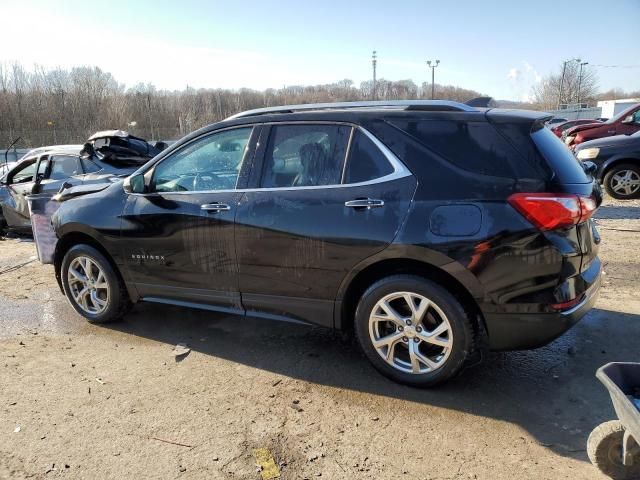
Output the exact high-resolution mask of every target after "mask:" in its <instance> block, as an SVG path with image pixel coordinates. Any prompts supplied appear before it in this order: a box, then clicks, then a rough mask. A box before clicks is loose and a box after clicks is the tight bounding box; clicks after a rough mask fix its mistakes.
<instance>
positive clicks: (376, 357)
mask: <svg viewBox="0 0 640 480" xmlns="http://www.w3.org/2000/svg"><path fill="white" fill-rule="evenodd" d="M395 292H411V293H415V294H417V295H421V296H423V297H425V298H427V299H429V300H430V301H431V302H433V303H435V304H436V305H437V307H439V309H440V311H441V312H442V313H444V315H446V318H447V320H448V323H449V325H450V331H451V334H452V335H453V340H452V347H451V348H450V352H449V356H448V358H446V360H444V362H443V363H442V365H441V366H439V367H438V368H436V369H434V370H432V371H425V372H423V373H411V372H405V371H402V370H401V369H398V368H397V367H395V366H392V365H390V364H389V363H387V361H385V360H384V359H383V358H382V357H381V354H380V353H379V352H378V350H376V348H375V347H374V346H373V340H372V338H371V335H370V329H369V317H370V315H371V314H372V313H373V312H372V311H373V309H374V307H375V306H376V304H377V302H378V301H380V300H381V299H383V298H385V297H386V296H387V295H391V294H393V293H395ZM354 327H355V332H356V337H357V339H358V343H359V344H360V347H361V348H362V350H363V352H364V354H365V355H366V357H367V358H368V359H369V361H370V362H371V363H372V364H373V366H374V367H375V368H376V369H377V370H378V371H379V372H380V373H382V374H383V375H385V376H386V377H388V378H390V379H392V380H394V381H396V382H398V383H403V384H405V385H410V386H415V387H433V386H436V385H438V384H442V383H444V382H446V381H447V380H449V379H450V378H452V377H453V376H455V375H456V374H457V373H459V372H460V371H461V369H462V368H463V366H464V365H465V362H466V360H467V358H468V357H469V355H470V354H471V353H472V352H473V349H474V341H475V338H474V337H475V335H474V330H473V327H472V324H471V320H470V315H469V313H468V312H466V311H465V309H464V307H463V306H462V305H461V303H460V302H459V301H458V300H457V299H456V298H455V297H454V296H453V295H452V294H451V293H450V292H448V291H447V290H446V289H444V288H442V287H441V286H439V285H437V284H436V283H434V282H432V281H430V280H428V279H425V278H422V277H418V276H414V275H393V276H390V277H386V278H383V279H381V280H379V281H378V282H376V283H374V284H373V285H371V286H370V287H369V288H368V289H367V290H366V291H365V292H364V294H363V295H362V297H361V298H360V301H359V302H358V307H357V309H356V314H355V322H354ZM392 328H393V327H392ZM414 328H417V326H414ZM392 333H394V332H393V331H392ZM412 334H414V333H413V332H412ZM447 335H449V334H447ZM411 340H412V338H409V339H408V342H407V341H406V337H403V339H402V342H403V343H404V344H405V345H404V347H405V350H408V348H409V347H408V343H410V342H411ZM417 341H418V340H416V342H417ZM397 345H400V342H398V343H397V344H396V348H397ZM426 346H427V348H431V345H426ZM400 348H402V347H400ZM399 353H401V354H402V353H403V352H399ZM393 355H394V356H395V352H394V354H393ZM423 356H424V355H423Z"/></svg>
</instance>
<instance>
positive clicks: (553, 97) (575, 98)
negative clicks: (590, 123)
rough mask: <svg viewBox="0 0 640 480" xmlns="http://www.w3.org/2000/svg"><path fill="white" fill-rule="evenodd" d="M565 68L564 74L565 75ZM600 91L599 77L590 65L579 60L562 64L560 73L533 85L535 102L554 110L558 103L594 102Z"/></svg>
mask: <svg viewBox="0 0 640 480" xmlns="http://www.w3.org/2000/svg"><path fill="white" fill-rule="evenodd" d="M563 70H564V76H563ZM597 93H598V77H597V74H596V72H595V70H594V69H593V68H591V67H589V65H584V66H582V72H581V68H580V64H579V62H577V61H570V62H567V63H566V68H565V67H564V66H563V65H560V69H559V72H558V73H553V74H551V75H549V76H548V77H546V78H544V79H543V80H542V81H541V82H539V83H538V84H537V85H535V86H534V87H533V98H534V101H535V103H536V104H537V105H538V106H539V107H540V108H542V109H545V110H554V109H556V108H557V107H558V105H566V104H576V103H593V102H594V101H595V96H596V94H597Z"/></svg>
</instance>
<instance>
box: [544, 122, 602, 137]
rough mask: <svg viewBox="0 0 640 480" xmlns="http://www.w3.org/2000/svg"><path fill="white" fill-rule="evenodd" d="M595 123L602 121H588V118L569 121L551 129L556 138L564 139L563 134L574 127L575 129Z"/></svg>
mask: <svg viewBox="0 0 640 480" xmlns="http://www.w3.org/2000/svg"><path fill="white" fill-rule="evenodd" d="M593 123H600V120H594V119H586V118H583V119H580V120H569V121H567V122H563V123H558V124H557V125H555V126H554V127H551V131H552V132H553V133H555V135H556V137H558V138H562V134H563V133H564V132H565V131H566V130H568V129H570V128H572V127H575V126H577V125H586V124H593Z"/></svg>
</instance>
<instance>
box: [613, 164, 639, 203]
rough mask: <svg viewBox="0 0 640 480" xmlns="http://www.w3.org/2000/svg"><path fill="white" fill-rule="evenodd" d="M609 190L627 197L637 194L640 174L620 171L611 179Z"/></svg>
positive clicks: (631, 171)
mask: <svg viewBox="0 0 640 480" xmlns="http://www.w3.org/2000/svg"><path fill="white" fill-rule="evenodd" d="M611 189H612V190H613V191H614V192H616V193H617V194H618V195H624V196H627V197H628V196H630V195H633V194H635V193H637V192H638V190H640V174H638V172H636V171H634V170H620V171H619V172H617V173H616V174H615V175H614V176H613V177H611Z"/></svg>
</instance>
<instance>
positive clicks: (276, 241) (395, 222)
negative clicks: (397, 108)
mask: <svg viewBox="0 0 640 480" xmlns="http://www.w3.org/2000/svg"><path fill="white" fill-rule="evenodd" d="M266 129H267V127H266V126H265V130H266ZM263 138H265V139H267V138H268V141H264V142H263V141H262V140H261V143H262V144H264V148H263V149H262V148H261V150H262V151H261V152H259V157H260V158H261V161H262V168H261V174H259V175H257V176H256V178H253V179H252V182H253V185H252V186H253V188H251V189H248V190H247V193H246V195H245V196H244V197H243V198H242V200H241V203H240V205H239V206H238V213H237V215H236V245H237V255H238V265H239V278H240V292H241V295H242V303H243V305H244V307H245V309H246V310H247V312H252V313H255V314H262V315H264V314H267V315H271V316H273V315H275V316H279V317H288V318H293V319H298V320H303V321H308V322H312V323H316V324H320V325H326V326H332V325H333V308H334V301H335V299H336V295H337V292H338V288H339V286H340V284H341V282H342V281H343V279H344V278H345V276H346V275H347V273H348V272H349V271H350V270H351V269H352V268H353V267H354V266H355V265H357V264H358V263H360V262H361V261H363V260H364V259H366V258H367V257H369V256H371V255H374V254H375V253H377V252H380V251H381V250H383V249H384V248H385V247H386V246H387V245H389V244H390V243H391V242H392V241H393V239H394V236H395V234H396V232H397V231H398V229H399V227H400V225H401V223H402V220H403V219H404V217H405V215H406V213H407V211H408V209H409V204H410V201H411V198H412V196H413V193H414V191H415V186H416V181H415V179H414V177H413V176H411V174H410V172H409V171H408V170H407V169H406V167H405V166H404V165H402V163H401V162H400V161H399V160H398V159H397V158H396V157H395V156H394V155H393V153H391V152H390V151H389V149H387V148H386V147H385V146H384V145H382V144H381V143H380V142H379V141H378V140H377V139H375V138H374V137H372V136H371V135H370V134H369V133H368V132H366V131H365V130H363V129H361V128H359V127H353V126H351V125H346V124H313V123H309V124H274V125H271V126H270V127H269V131H268V132H266V131H265V132H263ZM345 160H346V163H345ZM254 171H255V172H256V173H259V171H258V170H257V169H254Z"/></svg>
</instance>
